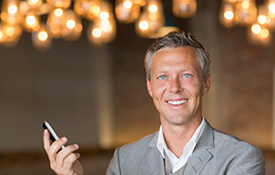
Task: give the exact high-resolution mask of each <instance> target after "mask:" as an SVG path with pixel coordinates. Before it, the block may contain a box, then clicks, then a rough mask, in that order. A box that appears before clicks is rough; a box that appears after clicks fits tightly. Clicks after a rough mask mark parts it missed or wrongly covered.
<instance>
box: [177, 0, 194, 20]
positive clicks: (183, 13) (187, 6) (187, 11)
mask: <svg viewBox="0 0 275 175" xmlns="http://www.w3.org/2000/svg"><path fill="white" fill-rule="evenodd" d="M172 10H173V13H174V15H175V16H177V17H179V18H189V17H192V16H194V15H195V13H196V11H197V1H196V0H173V7H172Z"/></svg>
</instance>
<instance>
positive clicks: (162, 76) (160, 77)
mask: <svg viewBox="0 0 275 175" xmlns="http://www.w3.org/2000/svg"><path fill="white" fill-rule="evenodd" d="M166 78H167V77H166V76H165V75H161V76H159V77H158V79H160V80H165V79H166Z"/></svg>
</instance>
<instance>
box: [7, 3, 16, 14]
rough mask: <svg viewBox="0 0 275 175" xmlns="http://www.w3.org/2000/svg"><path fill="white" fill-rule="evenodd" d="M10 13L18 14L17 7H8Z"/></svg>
mask: <svg viewBox="0 0 275 175" xmlns="http://www.w3.org/2000/svg"><path fill="white" fill-rule="evenodd" d="M8 12H9V13H10V14H15V13H16V12H17V6H16V5H11V6H9V7H8Z"/></svg>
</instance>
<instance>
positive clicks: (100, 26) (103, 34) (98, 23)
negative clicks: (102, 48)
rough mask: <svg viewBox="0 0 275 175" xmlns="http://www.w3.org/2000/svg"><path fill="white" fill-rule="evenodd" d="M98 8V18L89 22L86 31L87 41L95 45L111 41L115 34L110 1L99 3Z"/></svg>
mask: <svg viewBox="0 0 275 175" xmlns="http://www.w3.org/2000/svg"><path fill="white" fill-rule="evenodd" d="M100 10H101V11H100V13H99V18H98V19H96V20H95V21H94V22H93V23H90V24H89V27H88V31H87V32H88V33H87V35H88V39H89V41H90V42H91V43H94V44H96V45H101V44H103V43H108V42H111V41H113V40H114V39H115V36H116V23H115V19H114V15H113V11H112V8H111V5H110V3H108V2H104V3H101V6H100Z"/></svg>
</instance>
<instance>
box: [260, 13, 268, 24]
mask: <svg viewBox="0 0 275 175" xmlns="http://www.w3.org/2000/svg"><path fill="white" fill-rule="evenodd" d="M258 22H259V23H260V24H265V23H267V17H266V16H265V15H260V16H258Z"/></svg>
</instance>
